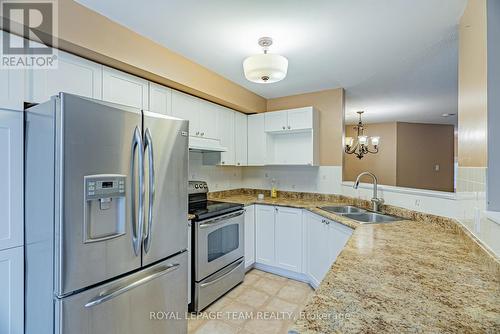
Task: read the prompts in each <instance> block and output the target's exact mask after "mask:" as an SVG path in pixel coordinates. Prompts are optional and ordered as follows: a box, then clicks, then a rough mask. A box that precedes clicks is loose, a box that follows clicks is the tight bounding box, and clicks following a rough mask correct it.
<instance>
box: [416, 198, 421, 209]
mask: <svg viewBox="0 0 500 334" xmlns="http://www.w3.org/2000/svg"><path fill="white" fill-rule="evenodd" d="M415 206H416V207H417V208H418V207H420V200H419V199H416V200H415Z"/></svg>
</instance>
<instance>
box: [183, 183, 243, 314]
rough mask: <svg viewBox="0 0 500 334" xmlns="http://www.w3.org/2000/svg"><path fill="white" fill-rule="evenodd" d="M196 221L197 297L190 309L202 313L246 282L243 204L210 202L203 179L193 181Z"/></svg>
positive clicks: (191, 210) (191, 197)
mask: <svg viewBox="0 0 500 334" xmlns="http://www.w3.org/2000/svg"><path fill="white" fill-rule="evenodd" d="M188 192H189V213H191V214H193V215H195V219H193V220H192V227H193V228H192V230H193V232H192V234H193V235H192V241H193V242H192V245H193V251H192V254H193V256H192V259H191V261H192V264H193V266H192V268H193V272H192V278H191V284H192V285H191V288H192V290H191V291H193V292H194V293H193V298H192V301H191V304H190V305H189V309H190V310H191V311H194V312H199V311H201V310H203V309H204V308H206V307H207V306H208V305H210V304H211V303H213V302H214V301H216V300H217V299H218V298H219V297H221V296H222V295H223V294H224V293H226V292H227V291H229V290H230V289H232V288H233V287H234V286H236V285H238V284H239V283H241V282H242V281H243V278H244V276H245V261H244V256H243V255H244V245H243V243H244V235H243V233H244V226H243V212H244V210H243V205H242V204H235V203H224V202H217V201H210V200H208V199H207V192H208V187H207V184H206V182H203V181H189V187H188Z"/></svg>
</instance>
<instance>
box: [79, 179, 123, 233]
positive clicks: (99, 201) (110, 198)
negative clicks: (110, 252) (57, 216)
mask: <svg viewBox="0 0 500 334" xmlns="http://www.w3.org/2000/svg"><path fill="white" fill-rule="evenodd" d="M125 179H126V177H125V175H117V174H106V175H102V174H101V175H89V176H85V177H84V181H85V213H84V224H85V226H84V229H85V231H84V242H96V241H103V240H107V239H111V238H116V237H119V236H121V235H124V234H125V214H126V212H125V209H126V205H125V200H126V197H125V196H126V195H125V194H126V190H125V189H126V187H125Z"/></svg>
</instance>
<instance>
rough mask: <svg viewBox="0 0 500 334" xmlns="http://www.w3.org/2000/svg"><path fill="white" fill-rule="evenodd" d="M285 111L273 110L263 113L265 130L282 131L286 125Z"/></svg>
mask: <svg viewBox="0 0 500 334" xmlns="http://www.w3.org/2000/svg"><path fill="white" fill-rule="evenodd" d="M287 123H288V122H287V114H286V111H273V112H266V113H264V124H265V131H266V132H271V131H284V130H286V127H287Z"/></svg>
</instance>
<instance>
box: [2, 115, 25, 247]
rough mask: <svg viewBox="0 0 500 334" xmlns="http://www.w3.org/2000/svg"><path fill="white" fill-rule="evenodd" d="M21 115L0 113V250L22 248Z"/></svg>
mask: <svg viewBox="0 0 500 334" xmlns="http://www.w3.org/2000/svg"><path fill="white" fill-rule="evenodd" d="M23 119H24V118H23V112H22V111H12V110H0V157H1V159H0V185H1V187H0V250H1V249H6V248H11V247H16V246H21V245H23V240H24V238H23V233H24V232H23V231H24V230H23V226H24V213H23V212H24V203H23V188H24V186H23V184H24V183H23V179H24V176H23V168H24V167H23V166H24V165H23V160H24V157H23V147H24V140H23V125H24V123H23V122H24V121H23Z"/></svg>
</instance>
